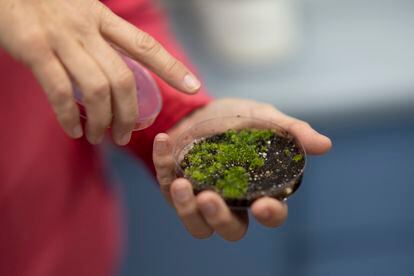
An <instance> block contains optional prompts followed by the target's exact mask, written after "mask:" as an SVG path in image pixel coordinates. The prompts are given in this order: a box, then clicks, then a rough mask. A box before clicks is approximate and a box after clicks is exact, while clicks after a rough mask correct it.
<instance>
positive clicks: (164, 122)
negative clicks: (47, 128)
mask: <svg viewBox="0 0 414 276" xmlns="http://www.w3.org/2000/svg"><path fill="white" fill-rule="evenodd" d="M135 1H136V0H135ZM119 2H128V3H129V5H119V6H118V5H117V4H119ZM138 2H139V1H138ZM138 2H134V1H132V0H124V1H110V2H109V3H108V4H109V7H110V8H111V9H112V10H113V11H114V12H115V13H117V14H118V15H120V16H122V17H123V18H125V19H126V20H128V21H129V22H131V23H132V24H134V25H136V26H137V27H138V28H140V29H141V30H144V31H146V32H148V33H149V34H151V35H152V36H154V37H155V39H157V40H158V41H159V42H160V43H161V44H162V45H163V46H164V47H165V48H166V49H167V50H168V51H169V52H170V53H171V54H172V55H174V56H175V57H176V58H178V59H179V60H180V61H182V62H183V63H184V64H186V65H187V66H189V67H190V68H192V66H191V65H190V64H189V63H188V60H187V59H186V57H185V55H184V54H183V51H182V50H181V48H180V47H179V45H178V43H177V42H176V41H175V39H174V38H173V37H172V34H171V32H170V30H169V28H168V22H167V17H166V15H165V13H164V12H163V11H162V10H161V8H160V7H159V6H156V5H154V3H151V5H149V4H148V5H145V4H142V2H141V4H139V3H138ZM134 3H135V4H134ZM111 4H112V5H111ZM125 7H128V8H125ZM153 76H154V78H155V80H156V81H157V84H158V86H159V88H160V91H161V95H162V100H163V108H162V110H161V112H160V114H159V116H158V118H157V119H156V121H155V122H154V124H153V125H152V126H151V127H149V128H147V129H145V130H143V131H138V132H135V133H133V135H132V139H131V142H130V144H129V145H128V148H129V149H130V150H131V151H132V152H133V153H135V154H137V155H138V156H139V157H140V158H141V159H142V160H143V161H144V162H145V164H146V165H147V166H148V167H149V168H150V169H151V170H152V171H154V168H153V163H152V143H153V140H154V137H155V135H156V134H158V133H160V132H166V131H167V130H168V129H170V128H171V127H172V126H174V125H175V124H176V123H177V122H178V121H180V120H181V119H182V118H183V117H185V116H186V115H187V114H189V113H190V112H192V111H193V110H195V109H197V108H199V107H202V106H204V105H206V104H207V103H208V102H209V101H210V100H211V98H210V97H209V96H208V95H207V93H206V91H205V90H203V89H202V90H201V91H200V92H199V93H197V94H196V95H186V94H183V93H181V92H178V91H177V90H175V89H174V88H172V87H170V86H169V85H167V84H166V83H165V82H164V81H162V80H161V79H160V78H158V77H157V76H155V75H153Z"/></svg>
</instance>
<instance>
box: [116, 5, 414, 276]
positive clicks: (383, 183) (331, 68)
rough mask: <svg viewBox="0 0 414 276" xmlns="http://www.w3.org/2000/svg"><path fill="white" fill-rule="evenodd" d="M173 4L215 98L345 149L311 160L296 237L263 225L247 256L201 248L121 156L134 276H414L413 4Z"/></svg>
mask: <svg viewBox="0 0 414 276" xmlns="http://www.w3.org/2000/svg"><path fill="white" fill-rule="evenodd" d="M163 2H164V3H163V4H164V6H165V8H166V9H167V10H168V11H169V12H170V15H171V19H172V23H173V29H174V31H175V33H176V34H177V36H178V38H179V40H180V41H181V42H182V44H183V46H184V48H185V49H186V51H187V53H188V54H189V55H190V57H191V58H192V61H193V63H194V64H195V65H197V66H198V69H199V73H200V74H199V75H200V76H202V78H203V79H204V82H205V85H206V86H207V88H208V89H209V91H210V92H211V93H212V94H213V95H215V96H217V97H224V96H236V97H244V98H251V99H255V100H260V101H265V102H269V103H272V104H274V105H275V106H277V107H278V108H279V109H281V110H283V111H284V112H287V113H289V114H290V115H294V116H298V117H300V118H302V119H303V120H306V121H309V122H310V123H311V124H312V125H313V126H314V127H315V128H316V129H318V130H320V131H321V132H322V133H325V134H327V135H328V136H330V137H331V138H332V140H333V143H334V147H333V150H332V151H331V152H330V153H329V154H328V155H326V156H324V157H311V158H310V161H309V166H308V168H307V171H306V174H305V178H304V182H303V185H302V187H301V189H300V190H299V191H298V192H297V193H296V194H295V195H294V196H292V197H291V198H290V199H289V213H290V214H289V218H288V220H287V222H286V224H285V225H284V226H283V227H281V228H279V229H276V230H274V229H273V230H270V229H265V228H263V227H261V226H259V225H257V224H256V223H255V222H252V224H251V228H250V229H249V232H248V234H247V236H246V238H245V239H244V240H243V241H241V242H238V243H228V242H225V241H223V240H221V239H220V238H218V237H214V238H212V239H209V240H202V241H199V240H195V239H193V238H192V237H191V236H190V235H188V234H187V233H186V232H185V230H184V228H183V227H182V226H181V224H180V222H179V221H178V219H177V218H176V216H175V214H174V211H173V210H171V209H170V208H169V206H167V204H166V203H165V202H164V201H163V199H162V198H161V196H160V194H159V193H158V190H157V186H156V183H155V182H154V180H153V179H152V177H151V176H150V175H149V173H148V172H146V171H145V169H144V168H143V167H142V166H141V165H140V164H139V163H138V161H137V160H135V159H133V158H132V157H130V156H128V155H127V154H125V153H123V152H120V151H117V150H115V149H114V150H112V151H111V154H110V162H111V163H112V164H113V175H114V177H116V178H117V179H118V182H120V183H121V185H120V186H121V189H122V193H123V195H124V198H125V205H126V206H125V210H126V212H127V214H128V223H129V225H128V232H129V236H128V242H127V245H128V251H127V253H126V256H125V262H124V265H123V268H122V275H123V276H126V275H128V276H129V275H150V276H159V275H170V276H174V275H197V276H207V275H238V276H245V275H246V276H247V275H249V276H250V275H255V276H273V275H288V276H313V275H318V276H332V275H336V276H340V275H399V276H402V275H410V276H412V275H414V235H413V233H414V215H413V211H414V202H413V199H412V198H413V196H414V181H413V178H414V168H413V164H414V160H413V156H414V147H413V145H412V143H413V141H414V28H413V26H414V1H412V0H347V1H339V0H296V1H295V0H208V1H206V0H191V1H190V0H175V1H173V0H165V1H163ZM144 180H145V181H144Z"/></svg>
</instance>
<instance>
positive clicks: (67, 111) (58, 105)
mask: <svg viewBox="0 0 414 276" xmlns="http://www.w3.org/2000/svg"><path fill="white" fill-rule="evenodd" d="M32 70H33V74H34V75H35V77H36V78H37V80H38V81H39V83H40V85H41V86H42V87H43V89H44V90H45V92H46V95H47V97H48V99H49V102H50V104H51V105H52V107H53V110H54V112H55V113H56V116H57V119H58V121H59V123H60V125H61V126H62V128H63V129H64V131H65V132H66V133H67V134H68V135H69V136H70V137H72V138H80V137H82V135H83V131H82V126H81V124H80V120H79V109H78V107H77V105H76V103H75V100H74V98H73V92H72V85H71V83H70V80H69V76H68V75H67V73H66V71H65V68H64V67H63V66H62V64H61V63H60V61H59V60H58V58H57V57H56V56H55V55H53V53H52V52H50V53H49V54H48V55H47V56H45V57H44V58H43V59H41V60H39V62H37V63H35V64H33V65H32Z"/></svg>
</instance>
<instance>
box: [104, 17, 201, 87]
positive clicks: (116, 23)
mask: <svg viewBox="0 0 414 276" xmlns="http://www.w3.org/2000/svg"><path fill="white" fill-rule="evenodd" d="M101 33H102V35H103V36H104V37H105V38H106V39H107V40H109V41H111V42H112V43H114V44H115V45H117V46H118V47H120V48H121V49H122V50H123V51H125V52H126V54H128V55H129V56H130V57H131V58H133V59H135V60H137V61H139V62H141V63H142V64H144V65H145V66H146V67H148V68H149V69H150V70H151V71H153V72H154V73H155V74H157V75H158V76H159V77H160V78H162V79H163V80H164V81H166V82H167V83H169V84H170V85H171V86H173V87H175V88H177V89H178V90H180V91H183V92H186V93H195V92H196V91H197V90H198V89H199V88H200V86H201V84H200V81H199V80H198V79H197V78H196V77H195V76H194V74H192V73H191V72H190V70H189V69H188V68H187V67H186V66H184V65H183V64H182V63H181V62H180V61H178V60H177V59H176V58H174V57H173V56H172V55H171V54H170V53H169V52H168V51H167V50H166V49H164V48H163V47H162V45H161V44H160V43H159V42H158V41H156V40H155V39H154V38H153V37H152V36H151V35H149V34H148V33H146V32H143V31H141V30H139V29H137V28H136V27H135V26H134V25H132V24H130V23H128V22H126V21H125V20H123V19H122V18H120V17H118V16H117V15H115V14H113V13H112V12H109V11H108V12H105V13H102V16H101Z"/></svg>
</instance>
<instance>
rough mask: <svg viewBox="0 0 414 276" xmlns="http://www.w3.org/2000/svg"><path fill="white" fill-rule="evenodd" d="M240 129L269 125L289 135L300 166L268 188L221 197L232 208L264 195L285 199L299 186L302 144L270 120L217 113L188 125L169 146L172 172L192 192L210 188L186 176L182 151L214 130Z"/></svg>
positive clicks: (214, 132) (247, 204)
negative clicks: (172, 159) (298, 169)
mask: <svg viewBox="0 0 414 276" xmlns="http://www.w3.org/2000/svg"><path fill="white" fill-rule="evenodd" d="M230 129H232V130H241V129H271V130H272V131H274V132H275V133H276V134H277V135H278V136H282V137H286V138H288V139H292V140H293V141H294V143H295V145H296V146H297V148H298V149H299V151H300V152H301V154H302V155H303V157H304V164H303V167H302V169H301V171H300V173H298V174H297V175H296V177H294V178H290V179H289V181H286V182H284V183H282V184H279V185H274V186H272V187H271V188H269V189H266V190H261V191H253V192H251V193H248V194H247V196H246V197H245V198H237V199H234V198H225V197H223V195H221V196H222V197H223V199H224V200H225V201H226V203H227V205H228V206H229V207H230V208H232V209H245V208H247V207H249V206H250V205H251V204H252V203H253V202H254V201H255V200H256V199H258V198H260V197H264V196H268V197H273V198H276V199H278V200H285V199H286V198H287V197H289V196H291V195H292V194H293V193H294V192H295V191H296V190H297V189H298V188H299V186H300V184H301V182H302V178H303V173H304V170H305V166H306V153H305V150H304V148H303V146H302V144H301V143H300V142H299V141H298V139H296V137H295V136H294V135H293V134H291V133H289V132H288V131H286V130H285V129H283V128H282V127H280V126H278V125H276V124H274V123H273V122H270V121H266V120H261V119H257V118H252V117H242V116H234V117H221V118H214V119H209V120H206V121H203V122H200V123H198V124H195V125H194V126H192V127H190V128H188V129H187V130H186V131H185V132H184V133H183V134H182V135H181V136H180V137H179V138H178V139H177V140H176V141H177V142H176V144H175V145H174V148H173V155H174V160H175V165H176V173H177V176H178V177H184V178H187V179H188V180H189V181H190V182H191V183H192V185H193V189H194V193H195V194H198V193H200V192H202V191H204V190H214V188H213V187H211V186H208V185H207V186H206V185H200V184H198V183H197V182H196V181H194V180H193V179H191V178H190V177H189V176H187V175H186V174H185V172H184V170H183V168H182V167H181V162H182V161H183V159H184V157H185V155H186V154H187V153H188V152H189V150H191V148H192V146H193V145H194V144H195V143H196V142H198V141H200V140H203V139H205V138H207V137H211V136H214V135H216V134H221V133H224V132H226V131H228V130H230Z"/></svg>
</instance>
